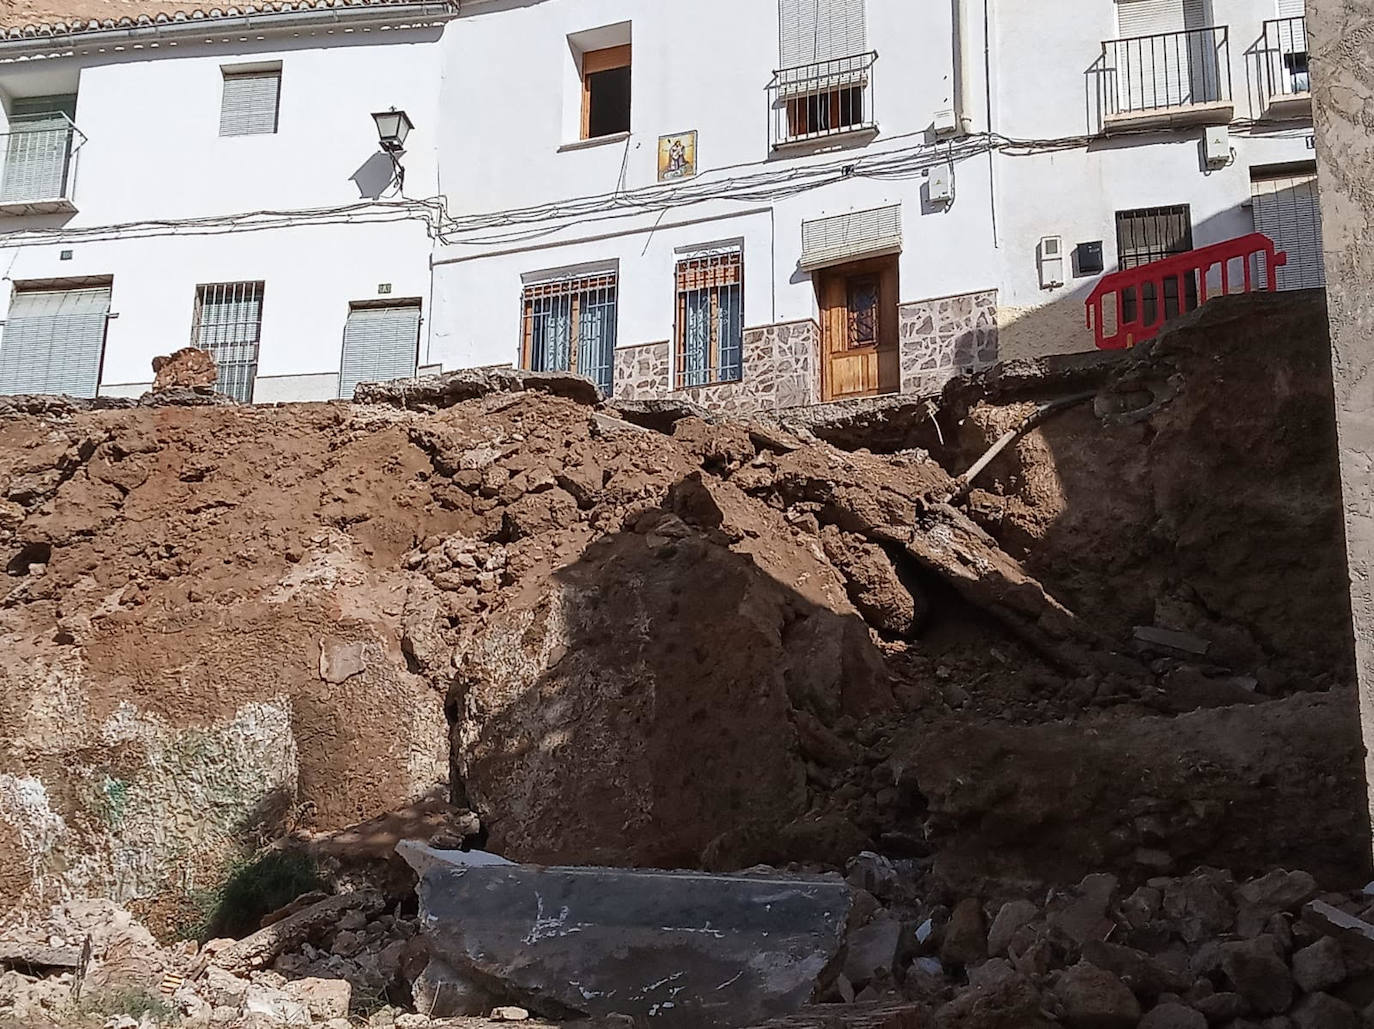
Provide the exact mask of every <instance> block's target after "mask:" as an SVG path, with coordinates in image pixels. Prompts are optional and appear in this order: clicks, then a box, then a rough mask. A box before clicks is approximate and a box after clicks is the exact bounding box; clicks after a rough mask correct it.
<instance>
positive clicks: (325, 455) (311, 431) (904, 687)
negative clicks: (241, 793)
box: [0, 298, 1367, 890]
mask: <svg viewBox="0 0 1374 1029" xmlns="http://www.w3.org/2000/svg"><path fill="white" fill-rule="evenodd" d="M1259 303H1260V304H1261V309H1259V310H1256V309H1254V308H1251V307H1247V306H1246V305H1245V304H1237V305H1231V304H1219V305H1211V306H1209V307H1208V308H1207V309H1206V310H1205V311H1204V312H1203V313H1202V315H1203V317H1201V318H1199V319H1195V321H1194V323H1193V327H1192V328H1185V330H1184V331H1182V332H1180V333H1178V334H1175V335H1173V336H1170V337H1168V338H1167V339H1166V340H1165V341H1163V342H1161V343H1160V344H1159V345H1158V346H1157V347H1155V349H1154V353H1153V354H1148V355H1136V357H1134V358H1131V359H1127V360H1125V361H1123V362H1122V363H1121V364H1120V365H1118V366H1116V367H1115V368H1114V369H1112V370H1110V371H1108V372H1104V373H1102V376H1101V381H1099V382H1098V383H1097V384H1096V385H1097V387H1098V394H1099V395H1098V400H1097V403H1096V405H1095V406H1094V405H1091V404H1090V405H1085V406H1081V407H1079V408H1076V409H1073V410H1071V411H1069V412H1067V413H1063V414H1060V415H1058V416H1055V417H1053V418H1052V419H1051V420H1049V421H1047V422H1046V423H1045V424H1044V425H1043V426H1042V427H1041V428H1039V429H1037V430H1035V432H1033V433H1032V434H1030V435H1029V436H1028V437H1027V438H1026V439H1025V440H1023V441H1022V442H1021V443H1020V444H1019V445H1017V446H1016V447H1015V448H1014V450H1013V451H1012V452H1011V453H1010V454H1008V455H1005V456H1004V457H1002V458H1000V459H999V460H998V461H997V462H995V463H994V465H993V466H992V467H991V468H990V469H989V471H988V473H987V475H986V478H985V479H983V480H980V482H979V483H978V489H977V490H976V491H975V493H974V494H973V496H972V497H971V498H970V500H969V503H968V505H967V511H968V513H967V514H966V513H965V511H964V510H962V509H956V508H954V507H951V506H949V505H948V504H946V503H945V499H946V498H947V497H948V496H949V494H950V493H951V492H952V491H953V486H954V483H953V479H952V478H951V475H950V472H949V471H947V470H946V469H945V468H942V467H941V466H940V465H939V464H937V463H936V462H935V461H933V460H931V459H929V458H928V457H927V455H926V454H925V453H924V452H921V451H916V450H912V451H908V452H899V453H893V454H873V453H868V452H864V451H853V452H847V451H844V450H841V449H838V448H836V447H833V446H830V445H827V444H824V443H820V442H816V441H814V440H811V439H807V438H804V437H799V436H796V435H793V434H792V433H790V432H787V431H785V430H783V429H781V428H780V427H779V426H778V425H776V424H765V423H763V422H759V423H755V424H752V425H751V424H745V423H739V422H725V423H721V424H708V423H706V422H704V421H702V420H700V419H696V418H686V419H682V420H679V421H678V422H677V423H676V425H675V426H674V427H673V428H672V430H671V432H670V433H663V432H654V431H646V430H643V429H638V428H636V427H634V426H632V425H628V424H625V423H623V422H617V421H616V420H615V419H614V418H613V417H611V415H613V414H614V412H604V411H595V410H593V409H592V408H590V407H588V406H586V405H584V404H581V403H578V402H576V401H574V400H571V399H565V398H562V397H556V396H549V395H546V394H542V393H533V392H529V393H509V394H495V395H491V396H487V397H484V398H479V399H472V400H466V401H464V402H461V403H458V404H456V405H455V406H452V407H448V408H445V409H442V410H429V411H425V410H407V411H402V410H396V409H394V408H388V407H383V406H366V405H351V404H345V403H334V404H321V405H299V406H286V407H280V408H238V407H196V408H179V407H165V408H156V409H150V408H136V409H130V410H116V411H93V412H88V413H79V414H75V415H71V416H66V417H59V416H56V415H47V416H42V417H39V416H18V417H13V418H10V419H8V420H5V421H3V422H0V496H3V497H4V498H5V499H4V500H0V557H3V562H4V563H5V564H7V566H8V570H9V575H10V577H9V578H8V579H6V580H4V581H5V582H7V583H8V584H9V586H8V590H7V596H6V598H5V600H4V601H3V606H0V654H3V655H4V657H2V658H0V739H3V740H4V743H3V745H0V785H3V781H4V780H3V778H2V777H3V775H4V774H5V773H8V774H9V775H10V776H21V777H22V776H33V777H36V778H38V779H39V780H40V781H41V782H42V783H43V785H44V787H45V789H46V793H47V797H48V799H49V803H50V804H51V806H52V807H53V810H54V811H56V812H57V813H58V814H59V815H61V816H62V817H63V818H64V819H65V822H66V824H67V825H68V826H69V827H72V829H73V831H75V832H77V833H78V835H80V834H82V833H85V834H88V835H87V836H85V837H82V838H85V839H90V840H94V839H96V838H97V837H98V836H99V833H100V832H102V831H104V830H103V829H102V828H101V825H102V823H101V821H100V817H98V816H100V812H101V811H106V810H107V809H109V808H111V806H112V805H113V804H114V802H113V801H111V800H110V799H109V797H106V798H105V799H104V800H100V798H98V797H97V798H96V799H95V800H93V799H92V797H93V793H92V791H93V789H94V788H95V786H98V785H99V784H101V783H107V786H105V787H103V789H104V791H105V793H106V794H109V793H110V789H111V788H112V787H109V786H108V783H109V782H116V783H118V784H127V787H128V789H129V790H131V791H134V792H137V791H138V790H140V789H146V790H153V789H154V787H156V788H157V789H165V787H166V784H165V783H159V782H158V776H159V774H164V773H160V772H159V771H158V769H159V768H160V767H162V766H161V765H160V764H159V760H160V759H159V758H158V757H157V756H156V753H160V751H158V747H161V746H169V745H170V744H166V743H165V740H164V742H162V743H158V742H149V741H148V739H146V738H144V737H137V739H133V738H131V739H130V742H129V744H128V745H126V746H123V747H122V749H121V748H120V747H115V746H113V745H112V744H111V743H110V742H109V741H110V740H111V739H113V738H114V737H115V736H117V735H118V734H117V733H116V732H115V729H114V728H113V727H114V726H116V725H119V724H123V723H122V722H120V719H122V718H127V717H128V711H129V709H130V706H132V709H133V710H135V711H136V712H138V713H140V714H141V715H143V716H147V717H150V718H153V719H155V720H156V721H157V723H158V724H159V725H161V726H163V728H164V730H165V732H166V733H170V734H172V737H175V738H176V739H177V740H182V741H183V742H182V743H178V744H177V746H182V747H190V746H191V744H190V743H186V742H184V741H185V740H186V739H189V737H185V736H184V735H183V736H176V734H177V733H182V734H185V733H188V732H190V733H202V734H203V733H206V732H209V731H210V730H212V729H214V728H215V727H216V726H222V725H224V724H226V723H227V722H229V721H231V720H233V719H235V718H236V717H241V716H242V715H243V713H244V712H245V710H248V709H249V708H250V707H251V705H254V704H261V703H266V702H269V701H272V700H274V698H281V699H283V700H284V702H285V703H286V704H287V705H288V707H289V711H290V739H289V740H288V741H287V743H288V744H289V745H290V746H292V747H294V750H295V753H296V758H295V760H296V762H297V765H298V770H299V772H298V777H297V780H296V782H295V784H294V788H293V789H290V790H287V791H286V792H287V795H286V796H284V797H276V798H274V799H273V805H276V807H274V810H273V813H272V815H271V817H270V818H267V817H266V816H264V818H263V819H259V820H258V822H257V823H256V824H254V825H252V826H248V825H241V826H239V827H238V830H237V831H238V832H239V833H240V836H241V837H242V840H243V841H244V842H245V843H252V842H255V840H256V839H257V838H258V837H259V836H270V835H272V833H274V832H281V831H284V830H286V829H289V828H293V827H300V828H304V829H309V830H313V831H317V832H321V833H327V832H333V831H337V830H341V829H344V828H346V827H348V826H351V825H353V824H355V823H359V822H365V821H367V820H369V819H379V818H381V817H382V816H384V815H385V814H386V813H387V812H388V811H392V810H396V809H401V808H404V807H405V806H406V805H408V804H409V803H410V802H411V801H413V800H415V799H416V798H417V797H419V796H421V795H422V794H424V793H426V792H427V791H428V790H429V789H431V788H432V787H434V786H435V785H436V783H437V782H438V780H439V778H440V776H441V774H442V773H441V772H439V771H438V770H437V764H438V761H441V760H442V756H443V748H444V747H445V742H446V737H447V741H448V742H449V743H451V744H452V747H451V749H450V751H449V758H450V761H451V767H452V769H453V770H454V773H455V774H454V776H453V778H452V780H451V781H450V782H449V783H448V784H447V786H448V788H449V789H450V790H451V791H452V794H453V798H454V800H455V801H456V802H459V803H472V804H473V805H474V806H475V807H476V809H477V810H478V812H479V814H480V815H481V816H482V818H483V822H484V825H485V828H486V830H487V831H488V832H489V833H490V842H491V844H492V846H493V847H494V848H496V849H501V850H504V851H505V852H506V853H507V854H508V855H509V856H512V857H515V858H518V859H521V858H523V859H532V860H542V861H563V862H592V861H595V862H620V863H643V864H697V865H705V866H710V867H739V866H742V865H747V864H750V863H753V862H756V861H768V862H772V863H785V862H789V861H798V862H804V863H811V864H835V863H839V862H842V861H843V860H844V858H845V857H847V856H849V855H850V854H852V853H853V852H854V851H855V850H857V849H860V848H863V847H877V848H879V849H883V850H886V851H888V852H889V853H892V854H898V855H905V856H918V857H924V856H927V855H931V854H938V855H940V861H939V866H940V868H941V869H942V870H943V871H945V872H946V873H947V874H948V875H949V876H950V877H951V878H953V879H956V880H958V879H969V878H974V879H976V878H980V877H1000V878H1016V877H1040V878H1062V877H1066V876H1067V877H1075V878H1076V877H1077V875H1079V874H1081V871H1082V870H1084V869H1087V868H1090V867H1094V866H1102V865H1107V866H1111V867H1113V868H1116V869H1118V870H1120V871H1122V872H1124V873H1126V874H1127V875H1130V876H1137V877H1144V876H1146V875H1149V874H1153V871H1154V870H1157V869H1158V867H1159V858H1158V856H1157V855H1158V852H1159V851H1161V850H1163V851H1165V852H1166V854H1167V860H1168V861H1170V862H1178V863H1179V864H1180V865H1184V864H1188V863H1191V862H1196V861H1214V862H1226V863H1230V864H1232V865H1234V866H1236V867H1237V868H1238V869H1240V870H1242V871H1248V870H1250V869H1260V868H1263V867H1267V866H1268V865H1270V864H1273V863H1275V862H1279V861H1288V862H1292V863H1294V864H1297V865H1302V866H1304V867H1307V868H1310V869H1312V870H1313V871H1314V872H1317V873H1319V874H1322V875H1323V876H1325V877H1326V878H1327V879H1328V881H1331V882H1333V883H1341V882H1346V881H1353V880H1354V879H1356V878H1358V877H1360V876H1362V875H1364V874H1365V872H1366V861H1367V855H1366V854H1365V853H1364V848H1363V847H1362V846H1361V845H1360V842H1359V834H1358V833H1352V832H1350V831H1349V826H1350V825H1351V824H1356V823H1359V822H1361V821H1362V820H1363V817H1364V815H1363V811H1364V806H1363V788H1362V785H1361V781H1362V780H1361V779H1360V750H1359V732H1358V722H1357V720H1356V715H1355V704H1354V699H1353V693H1352V692H1351V691H1350V689H1349V688H1348V686H1349V678H1350V677H1349V670H1348V664H1347V660H1346V654H1347V652H1348V651H1347V649H1346V648H1345V633H1346V631H1347V629H1346V624H1347V623H1346V618H1345V605H1344V599H1343V598H1344V591H1343V589H1342V588H1341V587H1340V583H1341V581H1342V579H1341V576H1342V575H1343V572H1341V571H1340V570H1341V568H1342V563H1341V562H1342V554H1341V543H1340V533H1339V524H1340V523H1339V508H1338V499H1337V496H1336V494H1335V492H1334V490H1335V477H1334V476H1335V471H1334V468H1335V466H1334V461H1335V456H1334V446H1333V445H1332V443H1331V435H1330V432H1331V430H1330V394H1329V380H1328V379H1327V377H1326V373H1325V365H1324V363H1321V362H1319V361H1317V360H1316V358H1315V356H1314V355H1315V354H1317V353H1318V352H1319V351H1321V352H1324V351H1322V347H1323V346H1324V339H1325V335H1324V332H1325V326H1324V313H1323V312H1322V311H1321V310H1320V308H1319V306H1316V305H1314V304H1313V303H1312V302H1311V301H1310V300H1308V299H1303V298H1298V299H1296V300H1292V299H1289V300H1286V301H1283V302H1271V304H1270V306H1267V307H1266V306H1263V302H1262V301H1260V302H1259ZM1035 388H1036V389H1039V390H1041V391H1042V392H1044V393H1049V394H1053V393H1054V391H1055V390H1056V389H1062V384H1060V385H1056V383H1055V382H1054V381H1052V380H1049V379H1047V380H1045V381H1042V382H1041V383H1039V384H1038V385H1037V386H1036V387H1035ZM1076 388H1081V387H1076ZM1070 392H1071V391H1070ZM1027 399H1028V398H1027V397H1026V396H1025V395H1020V396H1017V395H999V394H998V393H997V391H996V390H995V389H993V390H992V391H991V392H986V391H985V392H983V393H982V394H980V395H979V398H978V400H981V401H982V402H981V403H979V402H977V401H975V402H970V403H964V402H962V401H960V400H959V399H958V396H957V391H951V394H950V396H949V398H948V402H947V407H946V408H945V410H944V411H942V412H941V414H940V418H941V420H942V422H947V423H948V424H945V425H944V426H943V428H944V433H945V437H946V439H947V440H949V441H950V445H949V446H948V447H946V448H944V449H941V448H940V446H939V444H938V443H937V442H936V441H935V440H931V441H930V446H931V449H932V451H933V452H935V454H936V456H938V457H940V458H941V459H942V460H944V462H945V463H946V464H947V465H948V467H949V469H951V470H953V471H962V470H963V468H964V467H966V466H967V463H968V462H969V461H971V460H972V457H973V456H974V455H976V453H977V452H978V451H980V450H981V449H982V447H983V445H984V444H985V443H986V442H987V440H988V439H989V438H991V437H995V436H996V435H997V433H998V431H999V429H1000V427H1002V426H1004V425H1006V424H1008V422H1009V421H1012V420H1014V419H1016V418H1017V417H1019V416H1021V415H1022V414H1024V411H1025V407H1024V405H1025V403H1026V402H1027ZM1029 399H1036V398H1034V397H1031V398H1029ZM922 421H923V422H924V419H922ZM927 431H928V429H927V428H925V427H923V426H919V427H918V426H913V427H912V428H911V430H910V435H912V436H913V437H914V436H916V435H917V434H919V433H922V432H927ZM970 515H972V517H970ZM980 526H981V527H980ZM985 530H986V531H985ZM989 532H990V533H992V535H991V536H990V535H988V533H989ZM994 537H995V538H994ZM999 541H1000V542H999ZM1134 625H1159V626H1163V627H1168V628H1175V629H1186V630H1190V631H1193V632H1196V633H1198V634H1199V635H1201V636H1204V637H1206V638H1207V639H1208V640H1210V641H1211V643H1212V648H1211V650H1209V652H1208V654H1207V656H1206V658H1205V659H1197V658H1189V657H1188V656H1187V655H1183V654H1175V653H1167V652H1159V651H1154V652H1140V651H1138V650H1137V649H1136V648H1135V646H1134V645H1133V644H1132V642H1131V638H1130V635H1131V628H1132V626H1134ZM349 643H357V644H361V651H360V653H361V654H362V655H363V658H362V670H361V671H360V672H359V674H356V675H352V676H351V677H348V678H345V679H343V680H342V681H330V677H329V676H325V675H322V673H321V661H320V655H321V648H322V647H323V648H324V649H325V650H326V651H328V652H329V653H331V654H332V653H334V652H335V651H336V650H337V649H338V648H342V647H345V645H346V644H349ZM334 678H337V677H334ZM1237 691H1240V692H1237ZM1309 692H1315V693H1318V694H1320V695H1319V696H1315V697H1308V696H1303V695H1301V694H1306V693H1309ZM445 711H446V712H447V716H448V717H447V721H446V720H445ZM172 737H168V738H172ZM195 738H196V739H197V740H198V739H200V738H201V737H199V736H197V737H195ZM159 739H162V738H161V737H160V738H159ZM140 741H141V742H140ZM235 745H237V744H235ZM140 747H142V748H145V749H142V750H141V749H139V748H140ZM155 752H156V753H155ZM436 756H437V760H436ZM188 760H189V761H191V762H192V766H193V765H194V760H195V759H194V754H192V757H191V758H188ZM427 776H428V777H427ZM119 788H120V789H123V788H124V786H123V785H121V786H120V787H119ZM173 793H174V791H173ZM159 795H161V794H159ZM169 795H172V794H169ZM120 796H122V794H120ZM1314 796H1320V797H1321V803H1319V804H1317V803H1313V797H1314ZM266 799H267V798H264V801H266ZM97 800H99V804H98V803H97ZM4 803H5V794H4V792H3V790H0V821H13V820H15V818H16V817H17V816H16V815H15V814H14V812H13V811H10V812H9V813H8V814H7V809H6V808H5V807H4ZM100 804H103V805H104V807H101V806H100ZM269 806H271V805H269ZM277 808H279V810H278V809H277ZM107 813H108V812H107ZM125 845H126V844H119V843H116V844H115V845H114V846H115V847H116V850H117V849H118V847H119V846H125ZM70 846H71V845H70V844H69V845H68V848H67V849H66V850H64V853H65V855H66V856H65V857H64V859H63V862H58V863H56V864H55V865H54V866H53V873H52V874H53V875H55V876H59V877H62V876H66V877H67V881H69V882H74V881H75V879H74V876H75V873H74V872H72V871H70V870H71V869H72V868H73V867H74V862H75V860H76V857H75V855H74V854H73V853H72V852H71V850H70ZM169 846H170V844H169ZM64 862H65V863H64ZM16 864H19V865H27V862H26V861H22V860H21V861H19V862H14V861H10V860H3V861H0V865H4V866H6V867H14V866H15V865H16ZM83 874H85V873H83ZM84 882H85V883H86V884H87V886H88V887H89V888H94V889H97V890H99V889H109V888H112V886H111V885H110V884H109V883H108V882H106V881H102V880H101V879H100V877H99V875H98V874H97V875H96V876H95V878H93V879H92V878H89V877H88V878H87V879H85V880H84Z"/></svg>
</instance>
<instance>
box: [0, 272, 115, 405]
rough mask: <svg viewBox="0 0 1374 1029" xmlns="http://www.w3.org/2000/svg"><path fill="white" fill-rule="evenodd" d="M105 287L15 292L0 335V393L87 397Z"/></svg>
mask: <svg viewBox="0 0 1374 1029" xmlns="http://www.w3.org/2000/svg"><path fill="white" fill-rule="evenodd" d="M109 313H110V287H109V286H99V287H94V288H87V289H55V290H16V291H15V293H14V298H13V299H12V300H11V301H10V310H9V316H8V317H7V318H6V319H5V326H4V332H3V335H0V393H65V394H67V395H69V396H74V397H93V396H95V394H96V390H97V388H98V387H99V385H100V359H101V354H102V352H103V351H104V349H105V322H106V318H107V317H108V315H109Z"/></svg>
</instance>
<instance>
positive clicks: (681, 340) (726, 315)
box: [676, 250, 744, 388]
mask: <svg viewBox="0 0 1374 1029" xmlns="http://www.w3.org/2000/svg"><path fill="white" fill-rule="evenodd" d="M743 375H744V255H743V254H742V253H740V252H739V251H738V250H734V251H730V252H726V253H720V254H709V255H706V254H703V255H701V256H699V257H689V258H686V259H684V260H682V261H679V262H678V265H677V375H676V379H677V385H678V387H679V388H682V387H684V386H704V385H706V384H708V383H712V382H736V381H738V380H739V379H741V378H743Z"/></svg>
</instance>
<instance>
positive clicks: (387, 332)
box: [339, 305, 420, 397]
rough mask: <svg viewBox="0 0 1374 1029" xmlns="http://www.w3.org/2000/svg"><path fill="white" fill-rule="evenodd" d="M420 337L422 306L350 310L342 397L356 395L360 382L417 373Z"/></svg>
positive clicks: (344, 347) (341, 373) (344, 343)
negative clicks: (355, 389) (416, 364)
mask: <svg viewBox="0 0 1374 1029" xmlns="http://www.w3.org/2000/svg"><path fill="white" fill-rule="evenodd" d="M419 339H420V308H419V305H415V306H413V307H378V308H362V307H359V308H354V309H353V310H351V311H349V312H348V322H347V323H346V324H345V325H344V341H343V364H342V366H341V370H340V372H339V396H341V397H351V396H353V389H354V387H356V386H357V385H358V383H360V382H389V381H390V380H392V379H404V378H408V377H409V376H412V375H414V374H415V360H416V351H417V346H418V344H419Z"/></svg>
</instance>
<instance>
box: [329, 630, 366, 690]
mask: <svg viewBox="0 0 1374 1029" xmlns="http://www.w3.org/2000/svg"><path fill="white" fill-rule="evenodd" d="M365 671H367V655H366V654H365V652H364V645H363V644H362V643H358V642H353V643H349V642H348V641H346V640H340V639H335V638H333V637H330V638H329V639H323V640H321V641H320V678H321V679H323V680H324V681H325V682H328V683H333V684H335V685H338V684H339V683H343V682H347V681H348V680H349V679H351V678H353V676H355V675H362V674H363V672H365Z"/></svg>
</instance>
